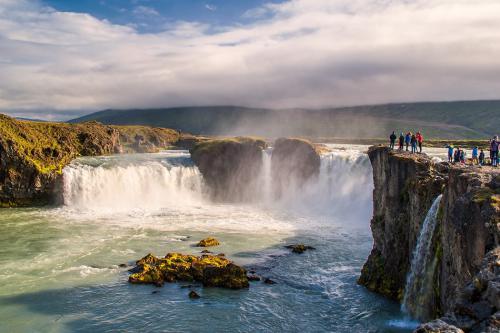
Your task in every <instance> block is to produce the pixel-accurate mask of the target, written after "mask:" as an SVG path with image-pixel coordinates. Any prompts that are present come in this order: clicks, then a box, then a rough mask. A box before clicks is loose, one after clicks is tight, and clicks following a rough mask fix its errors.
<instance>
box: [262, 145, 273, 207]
mask: <svg viewBox="0 0 500 333" xmlns="http://www.w3.org/2000/svg"><path fill="white" fill-rule="evenodd" d="M272 153H273V151H272V149H270V148H268V149H266V150H264V151H262V173H261V181H262V191H263V193H262V199H263V200H264V202H270V201H271V200H272V191H273V189H272V179H271V178H272V175H271V156H272Z"/></svg>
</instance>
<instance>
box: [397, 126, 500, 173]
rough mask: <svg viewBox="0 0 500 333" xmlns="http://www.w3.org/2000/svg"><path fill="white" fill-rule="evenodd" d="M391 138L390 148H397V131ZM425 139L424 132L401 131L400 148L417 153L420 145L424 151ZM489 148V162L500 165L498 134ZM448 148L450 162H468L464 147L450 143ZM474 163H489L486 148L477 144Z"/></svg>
mask: <svg viewBox="0 0 500 333" xmlns="http://www.w3.org/2000/svg"><path fill="white" fill-rule="evenodd" d="M389 140H390V148H391V149H395V145H396V140H397V136H396V132H395V131H393V132H392V134H391V135H390V136H389ZM423 141H424V137H423V135H422V133H420V132H417V133H416V134H412V133H411V132H408V133H406V135H405V134H403V133H401V134H400V135H399V150H401V151H402V150H404V149H405V147H406V151H408V148H409V147H411V153H412V154H413V153H416V152H417V147H418V152H419V153H421V152H422V143H423ZM489 146H490V147H489V148H490V149H489V150H490V158H489V164H490V165H491V166H493V167H498V165H499V164H500V156H499V154H498V151H499V148H500V141H499V139H498V136H494V137H493V138H492V139H491V140H490V143H489ZM445 147H446V148H447V149H448V162H450V163H462V164H466V163H467V161H468V160H467V153H466V151H465V150H464V149H461V148H460V147H456V148H455V147H454V146H453V145H451V144H449V145H446V146H445ZM469 161H470V163H471V164H472V165H479V166H483V165H487V162H488V161H487V160H486V156H485V153H484V149H479V147H477V146H475V147H473V148H472V158H471V159H470V160H469Z"/></svg>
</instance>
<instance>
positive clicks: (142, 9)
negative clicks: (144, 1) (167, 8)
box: [132, 6, 160, 16]
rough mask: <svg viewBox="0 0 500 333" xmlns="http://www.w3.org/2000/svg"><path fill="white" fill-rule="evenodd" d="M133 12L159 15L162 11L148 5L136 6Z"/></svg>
mask: <svg viewBox="0 0 500 333" xmlns="http://www.w3.org/2000/svg"><path fill="white" fill-rule="evenodd" d="M132 13H134V15H137V16H159V15H160V13H158V11H157V10H156V9H154V8H152V7H147V6H136V7H134V9H133V10H132Z"/></svg>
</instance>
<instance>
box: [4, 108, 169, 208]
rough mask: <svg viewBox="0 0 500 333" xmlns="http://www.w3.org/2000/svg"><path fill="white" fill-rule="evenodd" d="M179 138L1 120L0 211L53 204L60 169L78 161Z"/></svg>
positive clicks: (130, 129) (154, 131) (139, 130)
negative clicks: (81, 157)
mask: <svg viewBox="0 0 500 333" xmlns="http://www.w3.org/2000/svg"><path fill="white" fill-rule="evenodd" d="M178 138H179V134H178V133H177V132H176V131H173V130H169V129H159V128H148V127H141V126H106V125H102V124H100V123H97V122H88V123H82V124H65V123H52V122H33V121H24V120H16V119H13V118H10V117H8V116H5V115H1V114H0V206H2V207H14V206H31V205H44V204H50V203H54V202H56V201H57V200H58V199H59V194H60V193H59V191H60V182H61V174H62V169H63V168H64V166H66V165H67V164H69V163H70V162H71V161H72V160H73V159H74V158H76V157H78V156H98V155H107V154H113V153H122V152H135V151H137V152H143V151H154V150H157V149H160V148H167V147H168V146H170V145H172V144H173V143H175V142H176V141H177V140H178Z"/></svg>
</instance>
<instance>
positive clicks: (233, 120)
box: [73, 101, 500, 139]
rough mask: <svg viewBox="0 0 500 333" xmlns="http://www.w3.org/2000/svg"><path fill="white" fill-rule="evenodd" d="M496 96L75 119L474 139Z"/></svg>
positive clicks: (490, 130)
mask: <svg viewBox="0 0 500 333" xmlns="http://www.w3.org/2000/svg"><path fill="white" fill-rule="evenodd" d="M499 115H500V101H465V102H430V103H404V104H403V103H400V104H388V105H374V106H359V107H349V108H337V109H324V110H280V111H277V110H266V109H250V108H239V107H188V108H169V109H145V110H122V111H120V110H107V111H101V112H97V113H94V114H91V115H88V116H85V117H82V118H79V119H75V120H74V121H73V122H81V121H88V120H98V121H100V122H102V123H105V124H121V125H133V124H135V125H154V126H161V127H169V128H176V129H180V130H182V131H186V132H191V133H195V134H209V135H257V136H266V137H269V136H274V137H278V136H294V135H295V136H311V137H317V136H324V137H385V136H387V133H388V132H390V131H392V130H396V131H398V132H399V131H408V130H412V131H416V130H422V131H423V133H424V135H425V136H426V138H444V139H448V138H455V139H474V138H484V137H489V136H490V135H492V134H494V133H496V132H497V131H498V128H499V127H500V121H499V120H498V116H499Z"/></svg>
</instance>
